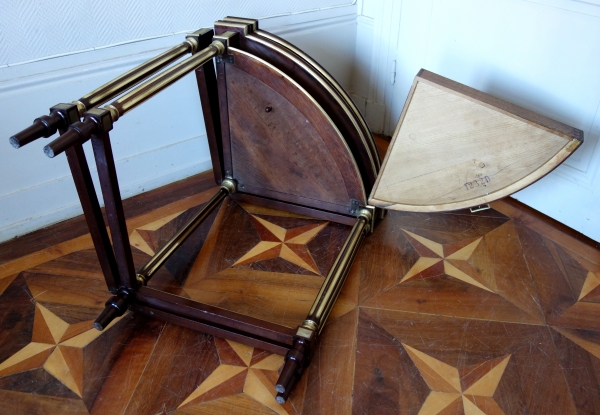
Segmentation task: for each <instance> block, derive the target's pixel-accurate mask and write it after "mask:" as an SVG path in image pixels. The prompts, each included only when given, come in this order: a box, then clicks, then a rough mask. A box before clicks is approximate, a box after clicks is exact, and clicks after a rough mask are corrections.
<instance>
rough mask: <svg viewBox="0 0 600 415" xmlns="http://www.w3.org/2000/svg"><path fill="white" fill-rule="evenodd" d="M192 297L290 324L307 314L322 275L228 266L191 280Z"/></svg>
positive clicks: (188, 288) (283, 323) (190, 290)
mask: <svg viewBox="0 0 600 415" xmlns="http://www.w3.org/2000/svg"><path fill="white" fill-rule="evenodd" d="M191 279H192V276H191V275H190V278H189V279H188V281H187V283H186V286H185V288H184V289H185V292H186V293H187V294H188V295H189V296H190V298H191V299H193V300H195V301H199V302H202V303H205V304H210V305H213V306H215V307H221V308H225V309H227V310H231V311H235V312H237V313H241V314H244V315H248V316H252V317H255V318H260V319H264V320H267V321H270V322H272V323H275V324H281V325H284V326H287V327H296V326H298V325H299V324H300V323H302V321H303V320H304V318H305V317H306V315H307V314H308V311H309V310H310V307H311V305H312V302H313V300H314V298H315V296H316V295H317V293H318V292H319V289H320V287H321V285H322V283H323V281H324V280H323V277H320V276H317V275H314V276H310V275H293V274H283V273H276V272H263V271H253V270H249V269H237V268H229V269H225V270H223V271H221V272H219V273H217V274H215V275H213V276H211V277H210V278H206V279H202V280H200V281H198V282H194V283H193V284H192V283H191Z"/></svg>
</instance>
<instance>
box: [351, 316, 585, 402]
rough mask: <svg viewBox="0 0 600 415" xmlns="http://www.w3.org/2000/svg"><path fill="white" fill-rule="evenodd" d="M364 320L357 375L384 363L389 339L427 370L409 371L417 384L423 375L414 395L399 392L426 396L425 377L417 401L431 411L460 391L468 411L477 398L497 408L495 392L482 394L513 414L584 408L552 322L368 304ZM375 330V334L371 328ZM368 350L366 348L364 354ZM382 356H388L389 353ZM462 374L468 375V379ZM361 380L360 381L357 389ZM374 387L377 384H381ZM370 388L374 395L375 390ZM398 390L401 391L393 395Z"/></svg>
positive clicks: (401, 353) (401, 354)
mask: <svg viewBox="0 0 600 415" xmlns="http://www.w3.org/2000/svg"><path fill="white" fill-rule="evenodd" d="M361 319H362V321H361V323H360V327H361V329H359V332H361V333H365V334H364V335H359V340H358V347H357V355H356V356H357V361H356V368H357V369H356V374H355V379H364V378H369V376H372V373H375V372H376V370H377V368H380V366H382V365H383V363H381V361H378V360H377V358H376V357H375V356H377V355H378V353H376V352H375V351H376V350H378V344H379V343H380V342H383V343H385V342H387V344H388V346H387V347H388V348H389V352H390V353H396V354H397V357H396V358H394V359H391V360H393V361H394V362H400V363H394V364H396V365H398V364H403V365H407V364H408V362H409V361H410V365H408V368H405V369H404V370H409V369H410V368H412V369H410V370H413V371H414V370H415V369H416V370H418V372H419V373H420V377H419V376H415V375H410V374H405V375H404V376H403V377H402V379H403V380H406V381H407V382H409V383H412V382H415V380H417V381H418V382H417V383H416V384H415V386H414V387H413V386H412V385H411V386H410V387H408V388H407V393H408V395H409V396H408V397H406V398H405V397H404V396H403V395H399V396H398V395H396V398H395V399H400V400H403V399H410V396H413V394H417V395H416V396H417V397H419V399H422V396H420V395H418V394H419V391H421V390H422V382H423V381H424V382H425V383H426V385H427V387H428V388H429V390H430V392H429V394H428V395H427V398H426V399H425V400H424V402H423V403H422V405H421V406H420V407H416V408H415V407H413V408H415V409H413V408H410V409H411V410H413V411H415V410H416V411H417V412H418V411H423V413H429V412H427V411H426V409H427V410H431V408H433V407H434V403H437V404H438V405H440V406H442V407H443V406H445V405H450V404H451V401H452V397H453V396H455V395H456V396H457V397H461V399H462V404H463V406H464V407H465V409H466V410H465V413H467V414H468V413H469V406H470V405H471V404H474V405H476V406H477V407H479V408H480V409H481V408H483V407H488V408H490V409H493V405H492V404H491V403H490V402H487V401H488V399H480V397H481V398H493V400H494V402H495V403H496V404H497V405H498V407H499V408H500V409H501V410H502V411H503V412H504V413H505V414H521V413H528V414H575V413H577V411H576V408H575V405H574V403H573V401H572V399H571V394H570V391H569V388H568V384H567V382H566V380H565V377H564V374H563V371H562V368H561V361H560V359H559V356H558V355H557V353H556V349H555V347H554V343H553V339H552V335H551V334H550V332H549V331H550V329H549V328H547V327H546V326H531V325H526V324H511V323H501V322H492V321H480V320H469V319H457V318H450V317H441V316H432V315H424V314H414V313H405V312H398V311H389V310H378V309H370V308H363V309H361ZM361 330H362V331H361ZM368 331H374V333H373V334H371V335H369V334H367V332H368ZM373 336H376V338H378V339H387V340H380V341H378V342H372V341H370V339H371V338H373ZM363 339H364V340H363ZM363 341H364V346H363ZM399 344H400V345H401V347H400V346H399ZM394 347H395V348H396V349H395V350H396V351H395V352H393V350H394ZM362 350H365V352H364V353H363V352H361V353H358V351H362ZM370 350H371V351H370ZM404 355H407V356H408V358H409V360H407V359H406V357H405V356H404ZM380 356H382V357H381V358H380V359H383V356H384V353H382V354H380ZM361 359H364V361H361ZM390 365H392V363H390ZM481 365H484V366H483V367H484V368H486V367H487V368H490V370H489V371H488V372H487V373H483V372H482V371H481V370H477V368H480V367H481ZM380 370H381V369H380ZM396 370H399V369H396ZM474 371H475V372H476V373H475V374H474V375H476V376H478V377H479V380H476V381H474V379H472V376H473V375H469V374H471V373H472V372H474ZM361 372H363V373H365V374H361ZM382 373H383V372H382ZM388 373H389V375H388V376H390V378H387V379H386V380H387V381H388V382H395V381H396V380H395V378H394V377H393V376H395V375H396V373H398V372H393V371H392V372H388ZM461 374H462V375H463V376H467V377H468V379H464V380H463V382H461V380H462V379H461ZM469 376H470V378H469ZM358 382H359V381H358V380H355V391H356V390H357V389H356V388H357V387H358ZM467 382H468V383H469V384H470V386H469V387H468V388H466V389H464V390H463V386H462V385H465V384H467ZM363 389H364V388H363ZM373 389H374V390H376V388H375V386H374V387H373ZM413 389H414V390H415V391H416V392H413ZM363 393H364V394H365V395H368V390H367V391H365V392H363ZM452 394H454V395H452ZM390 395H391V396H393V394H389V395H388V396H390ZM356 396H358V395H356ZM465 398H466V399H468V400H469V401H470V403H469V402H466V401H465ZM415 399H416V398H415ZM452 402H453V401H452ZM355 403H358V401H355ZM439 409H441V408H439ZM357 413H360V411H358V412H357ZM399 413H410V412H402V411H400V412H399ZM415 413H416V412H415ZM431 413H437V412H431ZM471 413H477V412H471ZM492 413H493V412H492Z"/></svg>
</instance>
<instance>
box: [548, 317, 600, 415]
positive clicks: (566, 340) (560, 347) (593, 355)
mask: <svg viewBox="0 0 600 415" xmlns="http://www.w3.org/2000/svg"><path fill="white" fill-rule="evenodd" d="M551 334H552V338H553V340H554V344H555V345H556V349H557V351H558V357H559V359H560V362H561V366H562V368H563V371H564V373H565V376H566V379H567V383H568V384H569V389H570V391H571V396H572V397H573V402H574V403H575V406H576V407H577V413H578V414H581V415H584V414H585V415H588V414H589V415H592V414H598V413H600V332H597V331H589V330H574V329H565V328H559V327H555V328H553V330H551Z"/></svg>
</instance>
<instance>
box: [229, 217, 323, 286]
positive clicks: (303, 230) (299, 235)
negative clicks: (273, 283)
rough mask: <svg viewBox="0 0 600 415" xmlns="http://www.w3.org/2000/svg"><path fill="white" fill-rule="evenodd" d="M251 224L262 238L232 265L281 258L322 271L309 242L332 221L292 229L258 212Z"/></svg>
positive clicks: (309, 268) (316, 272) (306, 268)
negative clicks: (271, 220)
mask: <svg viewBox="0 0 600 415" xmlns="http://www.w3.org/2000/svg"><path fill="white" fill-rule="evenodd" d="M250 217H251V219H252V224H253V225H254V227H255V228H256V230H257V231H258V234H259V236H260V239H261V241H260V242H259V243H258V244H257V245H256V246H254V247H253V248H252V249H251V250H250V251H248V252H247V253H246V254H245V255H244V256H242V257H241V258H240V259H238V260H237V261H236V262H235V263H234V264H233V265H232V266H234V267H235V266H238V265H243V264H249V263H253V262H258V261H264V260H267V259H271V258H282V259H284V260H286V261H288V262H291V263H292V264H295V265H297V266H299V267H301V268H304V269H305V270H308V271H310V272H313V273H315V274H317V275H320V272H319V267H318V266H317V264H316V263H315V260H314V259H313V257H312V255H311V254H310V252H309V250H308V248H307V246H306V244H308V243H309V242H310V241H311V240H312V239H313V238H314V237H315V236H316V235H317V234H318V233H319V232H321V231H322V230H323V229H324V228H325V227H326V226H327V225H328V223H329V222H325V223H313V224H310V225H306V226H300V227H297V228H293V229H285V228H282V227H280V226H277V225H275V224H274V223H271V222H269V221H267V220H265V219H262V218H260V217H258V216H255V215H251V216H250Z"/></svg>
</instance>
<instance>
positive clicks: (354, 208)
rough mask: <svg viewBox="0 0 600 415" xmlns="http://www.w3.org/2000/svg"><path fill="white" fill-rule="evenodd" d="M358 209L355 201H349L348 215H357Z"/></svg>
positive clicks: (357, 203) (357, 202)
mask: <svg viewBox="0 0 600 415" xmlns="http://www.w3.org/2000/svg"><path fill="white" fill-rule="evenodd" d="M359 209H360V202H359V201H358V200H356V199H351V202H350V214H351V215H357V214H358V210H359Z"/></svg>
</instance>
